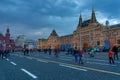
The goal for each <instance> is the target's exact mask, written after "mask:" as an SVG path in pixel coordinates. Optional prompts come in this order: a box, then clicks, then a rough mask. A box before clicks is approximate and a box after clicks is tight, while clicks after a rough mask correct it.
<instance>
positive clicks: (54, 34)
mask: <svg viewBox="0 0 120 80" xmlns="http://www.w3.org/2000/svg"><path fill="white" fill-rule="evenodd" d="M50 36H58V35H57V33H56V31H55V30H53V31H52V32H51V34H50Z"/></svg>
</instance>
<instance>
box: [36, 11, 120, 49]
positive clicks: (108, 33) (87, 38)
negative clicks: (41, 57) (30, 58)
mask: <svg viewBox="0 0 120 80" xmlns="http://www.w3.org/2000/svg"><path fill="white" fill-rule="evenodd" d="M38 42H39V49H44V48H49V47H50V48H52V49H54V48H55V47H59V48H61V50H68V49H70V48H75V47H77V48H90V47H104V48H105V49H108V48H109V47H113V46H114V45H119V46H120V24H116V25H112V26H109V22H108V21H106V25H102V24H100V23H99V22H98V21H97V19H96V15H95V12H94V9H92V13H91V18H90V19H87V20H84V21H83V19H82V15H81V14H80V17H79V22H78V25H77V28H76V30H75V31H73V34H70V35H65V36H59V35H58V34H57V33H56V31H55V30H53V31H52V32H51V34H50V35H49V37H48V38H47V39H39V40H38Z"/></svg>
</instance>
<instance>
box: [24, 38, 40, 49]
mask: <svg viewBox="0 0 120 80" xmlns="http://www.w3.org/2000/svg"><path fill="white" fill-rule="evenodd" d="M25 47H26V48H28V49H38V41H36V40H26V41H25Z"/></svg>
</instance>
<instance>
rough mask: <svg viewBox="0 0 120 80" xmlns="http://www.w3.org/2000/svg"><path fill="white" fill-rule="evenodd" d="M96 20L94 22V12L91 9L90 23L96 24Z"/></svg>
mask: <svg viewBox="0 0 120 80" xmlns="http://www.w3.org/2000/svg"><path fill="white" fill-rule="evenodd" d="M96 22H97V20H96V16H95V11H94V9H93V8H92V14H91V23H96Z"/></svg>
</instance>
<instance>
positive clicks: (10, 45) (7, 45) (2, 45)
mask: <svg viewBox="0 0 120 80" xmlns="http://www.w3.org/2000/svg"><path fill="white" fill-rule="evenodd" d="M14 48H15V42H14V40H12V39H10V30H9V28H7V30H6V34H5V36H3V34H2V33H0V49H1V50H13V49H14Z"/></svg>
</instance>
